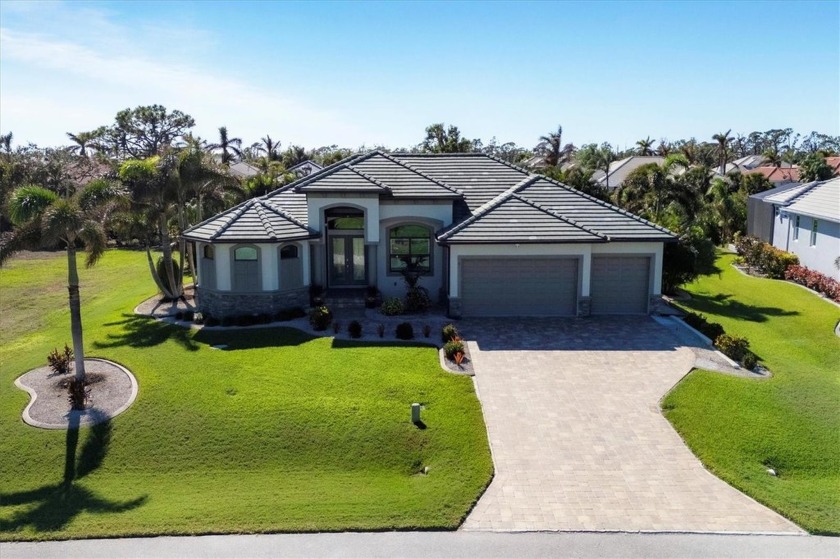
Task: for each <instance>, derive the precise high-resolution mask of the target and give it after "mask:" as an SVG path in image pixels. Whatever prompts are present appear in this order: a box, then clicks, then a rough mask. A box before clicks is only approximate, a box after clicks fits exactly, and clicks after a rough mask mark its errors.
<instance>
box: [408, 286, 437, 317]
mask: <svg viewBox="0 0 840 559" xmlns="http://www.w3.org/2000/svg"><path fill="white" fill-rule="evenodd" d="M431 306H432V300H431V298H429V292H428V291H427V290H426V288H425V287H416V286H415V287H411V288H409V290H408V291H407V292H406V294H405V310H406V311H408V312H425V311H427V310H429V307H431Z"/></svg>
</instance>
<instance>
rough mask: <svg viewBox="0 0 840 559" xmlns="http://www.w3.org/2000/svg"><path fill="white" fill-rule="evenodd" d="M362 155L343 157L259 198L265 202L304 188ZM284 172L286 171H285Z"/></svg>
mask: <svg viewBox="0 0 840 559" xmlns="http://www.w3.org/2000/svg"><path fill="white" fill-rule="evenodd" d="M364 155H368V154H363V153H354V154H352V155H348V156H347V157H345V158H344V159H342V160H341V161H336V162H335V163H333V164H332V165H327V166H326V167H324V168H323V169H320V170H318V171H315V172H314V173H312V174H311V175H307V176H305V177H300V178H299V179H295V180H293V181H292V182H290V183H289V184H284V185H283V186H281V187H279V188H276V189H274V190H272V191H271V192H269V193H267V194H264V195H262V196H260V198H261V199H263V200H266V199H268V198H271V197H272V196H275V195H277V194H280V193H281V192H285V191H286V190H291V189H297V188H299V187H301V186H304V185H305V184H308V183H310V182H312V181H314V180H315V179H316V178H323V177H328V176H329V175H331V174H333V173H335V172H336V171H338V170H340V169H342V168H344V166H345V165H348V164H349V162H350V161H351V160H354V159H358V158H360V157H362V156H364ZM286 170H287V171H288V169H286Z"/></svg>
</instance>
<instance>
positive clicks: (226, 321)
mask: <svg viewBox="0 0 840 559" xmlns="http://www.w3.org/2000/svg"><path fill="white" fill-rule="evenodd" d="M233 324H234V320H233V317H232V316H226V317H224V318H222V326H225V327H228V326H233Z"/></svg>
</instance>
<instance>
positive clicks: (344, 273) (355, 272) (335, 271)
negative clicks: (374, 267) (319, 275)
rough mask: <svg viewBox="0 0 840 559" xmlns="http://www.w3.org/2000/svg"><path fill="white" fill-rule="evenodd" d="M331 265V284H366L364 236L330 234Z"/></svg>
mask: <svg viewBox="0 0 840 559" xmlns="http://www.w3.org/2000/svg"><path fill="white" fill-rule="evenodd" d="M329 266H330V286H333V287H337V286H342V285H344V286H347V285H366V284H367V277H366V275H365V239H364V237H362V236H361V235H359V236H355V235H341V236H339V235H332V236H330V262H329Z"/></svg>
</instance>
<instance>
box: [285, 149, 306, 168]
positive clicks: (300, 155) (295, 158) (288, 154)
mask: <svg viewBox="0 0 840 559" xmlns="http://www.w3.org/2000/svg"><path fill="white" fill-rule="evenodd" d="M307 159H309V155H307V153H306V149H305V148H302V147H301V146H289V147H288V148H286V151H284V152H283V166H284V167H286V169H291V168H292V167H294V166H295V165H298V164H299V163H303V162H304V161H306V160H307Z"/></svg>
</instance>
